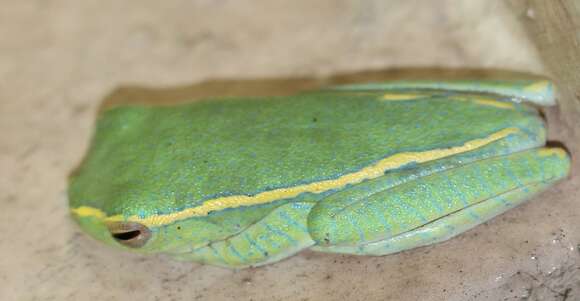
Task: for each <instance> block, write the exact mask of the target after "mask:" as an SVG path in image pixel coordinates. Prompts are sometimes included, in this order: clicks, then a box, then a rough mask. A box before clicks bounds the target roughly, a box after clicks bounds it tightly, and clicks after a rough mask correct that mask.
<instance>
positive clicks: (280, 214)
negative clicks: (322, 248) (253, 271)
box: [171, 203, 314, 268]
mask: <svg viewBox="0 0 580 301" xmlns="http://www.w3.org/2000/svg"><path fill="white" fill-rule="evenodd" d="M312 205H313V204H312V203H289V204H285V205H282V206H280V207H278V208H276V209H275V210H273V211H272V212H270V214H268V215H267V216H266V217H264V218H263V219H261V220H260V221H258V222H257V223H255V224H252V225H251V226H250V227H248V228H246V229H245V230H244V231H242V232H240V233H237V234H235V235H233V236H230V237H228V238H227V239H224V240H220V241H216V242H212V243H210V244H209V245H207V246H203V247H198V248H194V249H192V250H190V251H189V252H185V253H180V254H171V256H172V257H174V258H175V259H177V260H184V261H195V262H199V263H204V264H210V265H217V266H222V267H227V268H245V267H252V266H260V265H264V264H268V263H272V262H276V261H279V260H281V259H284V258H286V257H289V256H292V255H294V254H295V253H297V252H299V251H301V250H303V249H305V248H308V247H310V246H312V245H313V244H314V241H313V240H312V239H311V238H310V235H309V234H308V229H307V228H306V218H307V216H308V212H309V211H310V209H311V208H312Z"/></svg>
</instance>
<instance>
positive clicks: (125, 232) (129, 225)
mask: <svg viewBox="0 0 580 301" xmlns="http://www.w3.org/2000/svg"><path fill="white" fill-rule="evenodd" d="M107 228H108V229H109V233H111V236H112V237H113V239H115V241H117V242H118V243H120V244H121V245H123V246H125V247H129V248H141V247H142V246H144V245H145V244H146V243H147V241H148V240H149V238H151V230H149V228H147V227H146V226H145V225H143V224H140V223H136V222H110V223H107Z"/></svg>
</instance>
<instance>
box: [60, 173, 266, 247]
mask: <svg viewBox="0 0 580 301" xmlns="http://www.w3.org/2000/svg"><path fill="white" fill-rule="evenodd" d="M83 168H84V167H83ZM95 174H96V173H95V172H87V170H81V171H80V172H78V173H77V174H75V175H74V176H73V177H72V178H71V181H70V186H69V191H68V194H69V205H70V209H71V213H72V216H73V218H74V219H75V220H76V221H77V223H78V224H79V225H80V227H81V228H82V230H83V231H84V232H86V233H87V234H89V235H90V236H92V237H93V238H95V239H97V240H99V241H102V242H104V243H106V244H108V245H111V246H116V247H121V248H124V249H129V250H132V251H138V252H144V253H169V254H181V253H188V252H191V251H192V250H193V249H196V248H199V247H203V246H207V245H208V244H210V243H212V242H216V241H219V240H223V239H225V238H227V237H230V236H231V235H233V234H235V233H239V232H240V231H241V230H243V229H245V228H246V227H248V226H249V225H252V224H253V223H255V222H256V221H257V220H259V219H261V218H262V217H263V216H264V215H266V214H268V212H270V211H271V210H272V209H273V208H274V206H275V204H271V205H266V206H261V207H260V208H252V207H239V208H235V209H226V210H217V209H216V210H208V208H207V207H208V203H207V202H204V201H198V202H194V201H191V202H190V203H189V204H190V205H182V204H183V203H184V201H185V200H186V199H187V198H188V197H190V194H188V193H180V192H179V191H178V188H176V187H175V186H171V185H168V184H167V183H160V184H159V185H143V184H142V183H136V182H135V183H131V182H130V181H123V182H122V183H120V182H119V181H120V180H121V178H122V177H119V176H118V177H116V178H110V179H103V178H100V177H101V176H103V175H100V174H97V176H95ZM161 184H165V185H161ZM167 189H173V191H174V192H173V193H167V192H166V190H167ZM176 196H181V197H176ZM177 201H179V203H177Z"/></svg>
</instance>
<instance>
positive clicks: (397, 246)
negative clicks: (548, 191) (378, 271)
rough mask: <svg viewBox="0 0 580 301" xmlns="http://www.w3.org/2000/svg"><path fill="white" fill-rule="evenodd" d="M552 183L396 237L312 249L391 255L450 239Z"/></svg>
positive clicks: (521, 189) (522, 189)
mask: <svg viewBox="0 0 580 301" xmlns="http://www.w3.org/2000/svg"><path fill="white" fill-rule="evenodd" d="M547 186H549V184H546V183H540V184H537V185H532V186H529V187H526V188H519V189H516V190H513V191H510V192H508V193H505V194H503V195H501V196H497V197H493V198H491V199H489V200H486V201H484V202H482V203H478V204H476V205H473V206H472V207H470V208H469V210H461V211H458V212H455V213H452V214H450V215H448V216H446V217H443V218H440V219H438V220H435V221H434V222H431V223H429V224H426V225H424V226H421V227H419V228H417V229H415V230H411V231H408V232H405V233H403V234H399V235H397V236H395V237H392V238H389V239H385V240H379V241H375V242H370V243H366V244H361V245H359V246H328V247H319V246H316V247H313V248H312V250H315V251H321V252H330V253H345V254H356V255H375V256H381V255H387V254H392V253H397V252H400V251H404V250H408V249H412V248H416V247H420V246H426V245H430V244H434V243H438V242H442V241H445V240H448V239H450V238H452V237H454V236H456V235H458V234H461V233H463V232H465V231H467V230H469V229H471V228H473V227H475V226H477V225H479V224H481V223H484V222H486V221H488V220H490V219H492V218H494V217H495V216H497V215H499V214H501V213H503V212H505V211H506V210H509V209H511V208H513V207H515V206H517V205H519V204H521V203H522V202H524V201H525V200H526V199H527V198H528V197H529V196H530V195H531V194H534V193H537V192H539V191H541V190H542V189H544V188H545V187H547Z"/></svg>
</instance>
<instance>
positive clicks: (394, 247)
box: [308, 148, 570, 255]
mask: <svg viewBox="0 0 580 301" xmlns="http://www.w3.org/2000/svg"><path fill="white" fill-rule="evenodd" d="M569 165H570V161H569V157H568V155H567V154H566V153H565V151H564V150H562V149H552V148H541V149H533V150H528V151H523V152H518V153H514V154H509V155H505V156H500V157H493V158H488V159H484V160H479V161H474V162H471V163H468V164H462V165H456V166H454V167H451V168H448V169H445V170H443V171H440V172H434V173H432V174H430V175H427V176H424V177H421V178H420V179H418V180H417V181H407V182H405V183H403V184H400V185H397V186H393V187H391V188H389V189H385V190H381V191H377V192H373V193H371V194H370V195H368V196H366V197H365V198H364V199H360V200H358V201H354V202H353V201H352V200H346V201H345V200H340V197H341V195H340V194H341V193H337V194H335V195H333V196H331V198H334V202H333V201H332V199H330V202H327V200H323V201H322V202H320V203H318V204H317V205H316V206H315V207H314V208H313V209H312V211H311V214H310V216H309V219H308V226H309V230H310V233H311V236H312V237H313V239H314V240H315V241H316V246H315V247H313V248H312V249H314V250H319V251H326V252H337V253H350V254H360V255H385V254H390V253H394V252H399V251H402V250H406V249H411V248H414V247H419V246H424V245H428V244H432V243H436V242H440V241H444V240H447V239H449V238H451V237H453V236H455V235H458V234H460V233H462V232H464V231H466V230H468V229H470V228H472V227H474V226H476V225H478V224H481V223H483V222H485V221H487V220H489V219H491V218H493V217H494V216H496V215H498V214H501V213H502V212H504V211H506V210H508V209H510V208H512V207H514V206H517V205H518V204H520V203H522V202H524V201H525V200H526V199H528V198H529V197H530V196H532V195H533V194H536V193H538V192H540V191H542V190H543V189H545V188H546V187H548V186H550V185H551V184H552V183H553V182H555V181H558V180H559V179H561V178H563V177H565V176H566V175H567V174H568V170H569Z"/></svg>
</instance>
